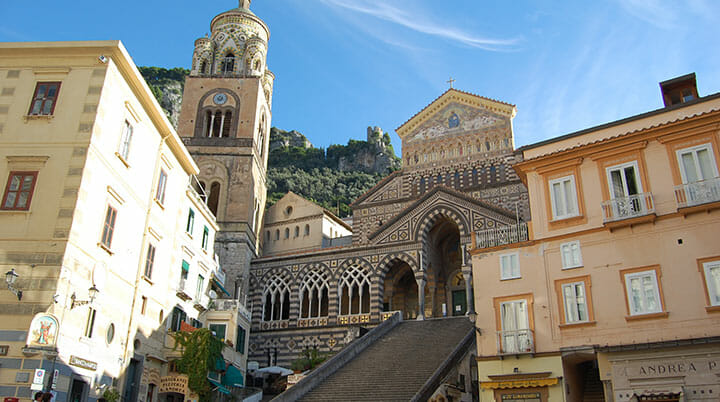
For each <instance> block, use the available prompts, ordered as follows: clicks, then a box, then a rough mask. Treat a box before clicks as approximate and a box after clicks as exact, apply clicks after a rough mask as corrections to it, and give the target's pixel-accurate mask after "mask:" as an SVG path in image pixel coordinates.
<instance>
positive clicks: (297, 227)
mask: <svg viewBox="0 0 720 402" xmlns="http://www.w3.org/2000/svg"><path fill="white" fill-rule="evenodd" d="M298 236H300V226H295V237H298Z"/></svg>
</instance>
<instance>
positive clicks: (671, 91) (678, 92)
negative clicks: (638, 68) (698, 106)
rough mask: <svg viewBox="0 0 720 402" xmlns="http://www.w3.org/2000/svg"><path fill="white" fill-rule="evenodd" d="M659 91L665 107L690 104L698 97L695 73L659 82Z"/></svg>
mask: <svg viewBox="0 0 720 402" xmlns="http://www.w3.org/2000/svg"><path fill="white" fill-rule="evenodd" d="M660 91H661V92H662V97H663V103H665V107H668V106H672V105H677V104H680V103H686V102H690V101H691V100H693V99H697V98H698V97H699V96H698V90H697V81H696V80H695V73H690V74H687V75H683V76H681V77H676V78H672V79H669V80H667V81H663V82H661V83H660Z"/></svg>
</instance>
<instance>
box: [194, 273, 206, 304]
mask: <svg viewBox="0 0 720 402" xmlns="http://www.w3.org/2000/svg"><path fill="white" fill-rule="evenodd" d="M204 288H205V278H203V276H202V275H198V278H197V288H196V289H195V300H200V296H202V294H203V290H204Z"/></svg>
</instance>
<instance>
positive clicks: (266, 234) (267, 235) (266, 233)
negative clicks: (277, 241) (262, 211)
mask: <svg viewBox="0 0 720 402" xmlns="http://www.w3.org/2000/svg"><path fill="white" fill-rule="evenodd" d="M265 240H266V241H270V231H269V230H268V231H266V232H265Z"/></svg>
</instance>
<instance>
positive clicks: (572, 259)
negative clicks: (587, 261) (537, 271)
mask: <svg viewBox="0 0 720 402" xmlns="http://www.w3.org/2000/svg"><path fill="white" fill-rule="evenodd" d="M560 258H561V259H562V267H563V269H569V268H577V267H581V266H582V265H583V263H582V255H581V254H580V241H578V240H575V241H571V242H567V243H563V244H561V245H560Z"/></svg>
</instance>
